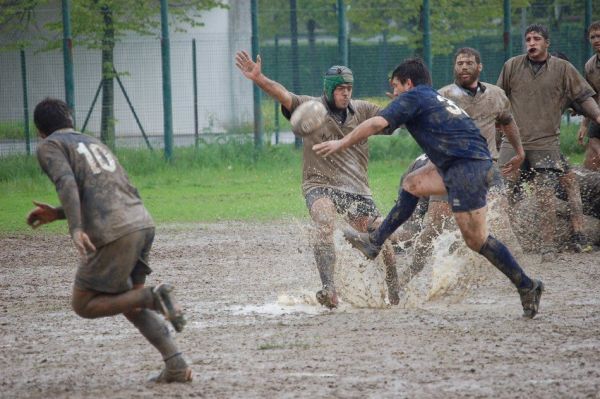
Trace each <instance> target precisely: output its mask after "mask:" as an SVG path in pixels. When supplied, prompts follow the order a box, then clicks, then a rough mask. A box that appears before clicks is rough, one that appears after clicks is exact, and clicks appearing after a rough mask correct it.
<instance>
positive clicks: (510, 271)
mask: <svg viewBox="0 0 600 399" xmlns="http://www.w3.org/2000/svg"><path fill="white" fill-rule="evenodd" d="M479 253H480V254H481V255H483V256H485V258H486V259H487V260H489V261H490V262H491V263H492V264H493V265H494V266H496V268H497V269H498V270H500V271H501V272H502V273H504V275H506V277H508V278H509V279H510V281H512V283H513V284H514V285H515V286H516V287H517V288H518V289H522V288H531V287H533V281H531V279H530V278H529V277H527V275H526V274H525V272H524V271H523V269H521V266H519V264H518V263H517V260H516V259H515V258H514V257H513V256H512V254H511V253H510V251H509V250H508V248H506V245H504V244H502V243H501V242H500V241H498V240H496V239H495V238H494V237H492V236H491V235H489V236H488V238H487V240H485V243H484V244H483V246H482V247H481V249H480V250H479Z"/></svg>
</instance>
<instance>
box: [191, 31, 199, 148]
mask: <svg viewBox="0 0 600 399" xmlns="http://www.w3.org/2000/svg"><path fill="white" fill-rule="evenodd" d="M192 74H193V76H192V81H193V82H194V147H195V148H196V149H197V148H198V140H199V139H200V137H199V136H198V77H197V76H196V75H197V74H196V39H192Z"/></svg>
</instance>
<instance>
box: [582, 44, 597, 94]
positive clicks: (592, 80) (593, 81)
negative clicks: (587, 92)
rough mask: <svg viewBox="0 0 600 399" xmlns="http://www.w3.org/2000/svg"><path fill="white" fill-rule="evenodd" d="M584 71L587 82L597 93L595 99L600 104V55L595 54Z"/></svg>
mask: <svg viewBox="0 0 600 399" xmlns="http://www.w3.org/2000/svg"><path fill="white" fill-rule="evenodd" d="M583 69H584V76H585V80H587V82H588V83H589V84H590V86H592V88H593V89H594V90H595V91H596V95H595V96H594V98H595V100H596V102H597V103H599V104H600V55H598V54H594V55H593V56H592V58H590V59H589V60H587V62H586V63H585V66H584V68H583Z"/></svg>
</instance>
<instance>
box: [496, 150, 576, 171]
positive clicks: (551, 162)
mask: <svg viewBox="0 0 600 399" xmlns="http://www.w3.org/2000/svg"><path fill="white" fill-rule="evenodd" d="M515 155H516V153H515V150H514V149H512V147H511V148H509V147H502V148H501V149H500V156H499V158H498V165H499V166H502V165H504V164H505V163H507V162H508V161H510V160H511V158H512V157H514V156H515ZM523 164H527V166H528V167H529V168H530V169H533V170H535V171H543V170H549V171H555V172H558V173H559V174H560V173H563V172H565V169H564V167H565V165H564V161H563V159H561V153H560V150H525V161H524V162H523Z"/></svg>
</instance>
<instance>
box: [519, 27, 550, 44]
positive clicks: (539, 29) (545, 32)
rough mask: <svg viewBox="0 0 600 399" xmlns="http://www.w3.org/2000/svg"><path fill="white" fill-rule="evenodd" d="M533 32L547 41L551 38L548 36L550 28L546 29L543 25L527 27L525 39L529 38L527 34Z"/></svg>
mask: <svg viewBox="0 0 600 399" xmlns="http://www.w3.org/2000/svg"><path fill="white" fill-rule="evenodd" d="M531 32H537V33H539V34H540V35H542V37H543V38H544V39H546V40H548V39H549V38H550V35H549V34H548V28H546V27H545V26H544V25H541V24H531V25H529V26H528V27H527V29H525V33H524V34H523V37H525V36H527V34H528V33H531Z"/></svg>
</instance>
